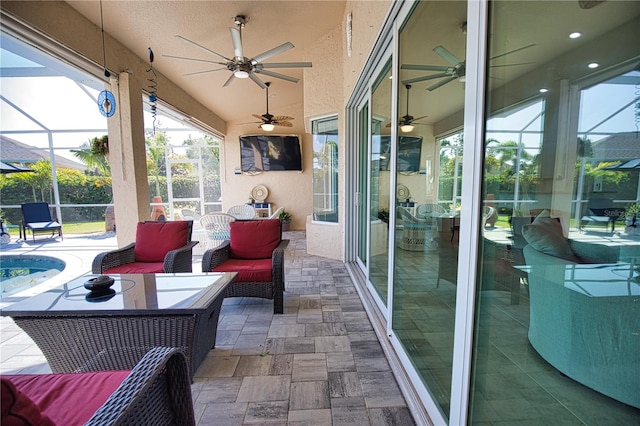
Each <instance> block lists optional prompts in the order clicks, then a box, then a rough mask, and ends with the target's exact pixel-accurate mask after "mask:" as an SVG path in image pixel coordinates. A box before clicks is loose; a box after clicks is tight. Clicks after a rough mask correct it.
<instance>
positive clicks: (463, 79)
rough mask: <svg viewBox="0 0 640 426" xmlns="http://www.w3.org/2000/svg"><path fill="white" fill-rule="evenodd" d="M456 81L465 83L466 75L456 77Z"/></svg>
mask: <svg viewBox="0 0 640 426" xmlns="http://www.w3.org/2000/svg"><path fill="white" fill-rule="evenodd" d="M458 81H459V82H460V83H464V82H465V81H467V76H466V75H461V76H459V77H458Z"/></svg>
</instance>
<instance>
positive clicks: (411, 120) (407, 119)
mask: <svg viewBox="0 0 640 426" xmlns="http://www.w3.org/2000/svg"><path fill="white" fill-rule="evenodd" d="M404 87H406V88H407V113H406V114H405V115H403V116H402V117H400V122H399V123H398V125H399V126H400V131H401V132H403V133H409V132H411V131H413V129H414V126H415V125H416V124H425V123H416V120H421V119H423V118H426V117H427V116H426V115H423V116H421V117H414V116H413V115H411V114H409V91H410V90H411V85H410V84H405V85H404ZM387 127H391V123H387Z"/></svg>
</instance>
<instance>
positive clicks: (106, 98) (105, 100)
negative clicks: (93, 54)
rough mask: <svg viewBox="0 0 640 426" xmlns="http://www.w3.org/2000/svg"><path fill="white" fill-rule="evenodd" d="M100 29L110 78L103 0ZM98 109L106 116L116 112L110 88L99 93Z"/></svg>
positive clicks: (107, 75) (103, 58) (104, 59)
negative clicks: (105, 40)
mask: <svg viewBox="0 0 640 426" xmlns="http://www.w3.org/2000/svg"><path fill="white" fill-rule="evenodd" d="M100 30H101V31H102V67H103V68H104V76H105V77H107V78H109V77H111V73H110V72H109V70H107V52H106V49H105V44H104V19H103V17H102V0H100ZM98 109H99V110H100V114H102V115H103V116H105V117H111V116H112V115H113V114H114V113H115V112H116V98H115V97H114V96H113V93H111V92H110V91H109V90H103V91H102V92H100V94H99V95H98Z"/></svg>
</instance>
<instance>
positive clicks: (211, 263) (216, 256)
mask: <svg viewBox="0 0 640 426" xmlns="http://www.w3.org/2000/svg"><path fill="white" fill-rule="evenodd" d="M229 249H230V241H229V240H225V241H224V242H223V243H222V244H220V245H219V246H218V247H216V248H213V249H209V250H207V251H205V252H204V254H203V255H202V272H211V270H212V269H213V268H215V267H216V266H218V265H219V264H221V263H222V262H224V261H225V260H227V259H229Z"/></svg>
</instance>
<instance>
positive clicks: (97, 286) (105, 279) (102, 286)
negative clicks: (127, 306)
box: [84, 275, 115, 293]
mask: <svg viewBox="0 0 640 426" xmlns="http://www.w3.org/2000/svg"><path fill="white" fill-rule="evenodd" d="M114 282H115V280H114V279H113V278H111V277H110V276H109V275H99V276H97V277H95V278H91V279H90V280H87V281H85V283H84V288H86V289H87V290H89V291H91V292H93V293H100V292H105V291H107V290H108V289H109V287H111V286H112V285H113V283H114Z"/></svg>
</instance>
